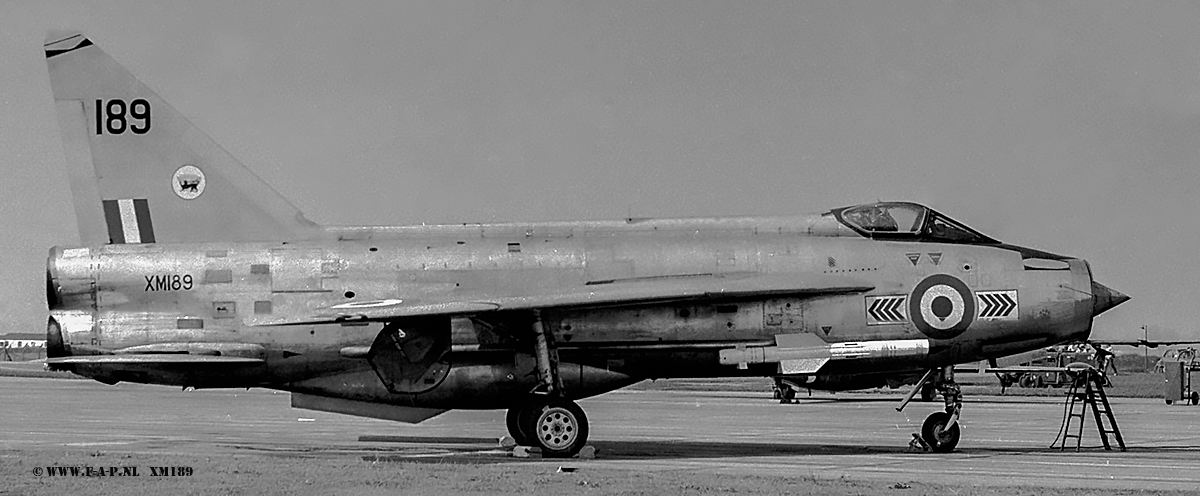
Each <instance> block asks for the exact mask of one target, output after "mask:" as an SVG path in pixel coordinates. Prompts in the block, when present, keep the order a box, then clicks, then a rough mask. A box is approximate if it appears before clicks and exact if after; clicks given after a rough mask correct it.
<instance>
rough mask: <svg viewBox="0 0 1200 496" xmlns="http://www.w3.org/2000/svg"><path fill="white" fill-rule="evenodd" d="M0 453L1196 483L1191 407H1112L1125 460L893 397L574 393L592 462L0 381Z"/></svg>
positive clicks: (990, 414) (264, 406) (356, 424)
mask: <svg viewBox="0 0 1200 496" xmlns="http://www.w3.org/2000/svg"><path fill="white" fill-rule="evenodd" d="M0 398H2V406H0V448H2V449H5V450H16V451H26V450H38V451H40V450H58V451H62V450H64V449H65V450H81V451H89V452H90V451H96V450H102V451H105V452H110V453H113V452H136V453H181V454H192V455H206V454H238V455H251V456H253V455H266V456H303V457H309V458H313V459H314V460H320V459H324V458H333V459H339V458H342V459H346V458H365V459H368V460H384V461H386V460H402V461H409V460H411V461H422V460H428V461H441V462H461V463H533V464H539V463H540V464H554V465H562V464H564V463H571V464H579V465H585V464H586V465H589V466H597V467H607V468H619V469H622V470H641V471H676V472H677V471H697V472H701V471H703V472H706V473H728V474H756V475H764V476H783V475H792V476H797V475H798V476H812V477H817V478H830V479H836V478H841V477H845V478H848V479H858V480H874V481H885V482H905V481H924V482H941V483H949V484H955V485H984V486H1007V485H1028V486H1034V487H1044V488H1054V487H1078V488H1097V489H1183V490H1200V407H1192V406H1183V405H1178V404H1176V405H1171V406H1168V405H1166V404H1164V402H1163V401H1162V400H1153V399H1128V398H1113V399H1112V400H1113V410H1114V412H1115V414H1116V416H1117V421H1118V424H1119V426H1120V428H1121V432H1122V434H1123V435H1124V439H1125V443H1126V445H1127V446H1128V448H1129V450H1128V451H1127V452H1119V451H1111V452H1109V451H1104V450H1103V449H1102V448H1099V446H1100V438H1099V434H1098V433H1097V432H1096V428H1095V425H1094V423H1093V421H1092V418H1091V417H1090V415H1089V417H1088V419H1087V423H1086V425H1085V430H1084V431H1083V444H1084V449H1083V451H1082V452H1079V453H1076V452H1075V451H1074V450H1073V445H1072V449H1071V450H1069V451H1065V452H1063V451H1060V450H1058V449H1057V448H1054V449H1052V448H1050V447H1049V445H1050V443H1051V442H1052V441H1053V440H1054V439H1055V436H1056V434H1057V432H1058V430H1059V427H1060V425H1061V422H1062V417H1063V402H1062V398H1019V397H968V398H967V402H966V404H965V405H964V407H963V420H962V423H963V435H962V441H961V442H960V443H959V446H958V450H957V451H956V452H954V453H949V454H933V453H919V452H913V451H910V449H909V446H908V445H909V441H910V440H911V439H912V433H914V432H917V431H919V429H920V425H921V422H922V421H923V420H924V419H925V417H926V416H927V415H928V414H929V413H931V412H933V411H935V410H936V409H938V408H939V407H940V403H932V404H931V403H920V402H914V403H912V404H910V405H909V406H908V408H906V409H905V411H904V412H903V413H898V412H896V411H895V407H896V406H897V404H898V402H899V399H900V395H899V393H897V394H887V395H885V394H861V393H860V394H838V395H816V396H814V397H813V398H806V399H802V402H801V403H800V404H792V405H781V404H779V403H778V402H777V401H774V400H772V399H771V398H770V395H769V394H766V393H761V394H760V393H728V392H675V391H639V390H626V391H615V392H612V393H608V394H605V395H602V396H599V397H596V398H591V399H587V400H583V401H581V402H580V405H581V406H582V407H583V409H584V410H585V411H586V413H587V415H588V418H589V419H590V420H591V436H590V442H589V444H591V445H593V446H595V447H596V448H597V450H598V454H597V457H596V459H594V460H572V461H567V462H564V461H561V460H521V459H515V458H511V457H509V456H507V453H508V450H503V449H501V448H500V447H499V446H498V445H497V443H496V440H497V439H498V438H499V437H500V436H503V435H504V434H505V427H504V412H503V411H452V412H448V413H446V414H444V415H441V416H439V417H435V418H433V419H431V420H428V421H426V422H425V423H422V424H419V425H408V424H400V423H395V422H389V421H383V420H373V419H362V418H356V417H349V416H344V415H337V414H329V413H322V412H313V411H307V410H296V409H292V408H291V407H290V406H289V401H290V399H289V395H288V394H287V393H279V392H273V391H269V390H262V389H251V390H200V391H188V392H183V391H180V390H179V389H177V388H171V387H164V386H145V385H137V384H119V385H117V386H106V385H103V384H99V383H95V382H92V381H83V380H55V379H22V378H7V377H0Z"/></svg>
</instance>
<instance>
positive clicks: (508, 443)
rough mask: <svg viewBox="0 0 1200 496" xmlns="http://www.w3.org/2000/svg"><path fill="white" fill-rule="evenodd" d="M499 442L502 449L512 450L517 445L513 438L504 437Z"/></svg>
mask: <svg viewBox="0 0 1200 496" xmlns="http://www.w3.org/2000/svg"><path fill="white" fill-rule="evenodd" d="M498 442H499V443H500V447H501V448H512V447H513V446H516V445H517V440H516V439H513V438H512V436H502V437H501V438H500V440H499V441H498Z"/></svg>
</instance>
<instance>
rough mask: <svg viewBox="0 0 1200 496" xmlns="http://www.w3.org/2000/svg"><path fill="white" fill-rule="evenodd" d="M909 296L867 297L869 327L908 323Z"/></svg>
mask: <svg viewBox="0 0 1200 496" xmlns="http://www.w3.org/2000/svg"><path fill="white" fill-rule="evenodd" d="M907 299H908V296H907V295H887V296H868V297H866V306H867V325H887V324H904V323H906V322H908V315H907V313H906V310H905V309H906V308H908V307H907V305H905V304H904V302H905V301H907Z"/></svg>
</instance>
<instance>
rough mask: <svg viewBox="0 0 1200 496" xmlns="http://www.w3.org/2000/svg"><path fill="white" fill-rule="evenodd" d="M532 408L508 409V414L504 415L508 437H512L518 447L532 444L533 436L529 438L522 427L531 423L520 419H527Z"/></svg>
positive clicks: (527, 406)
mask: <svg viewBox="0 0 1200 496" xmlns="http://www.w3.org/2000/svg"><path fill="white" fill-rule="evenodd" d="M532 410H533V408H532V407H531V406H529V405H526V406H521V407H515V408H509V409H508V413H507V414H505V415H504V423H505V424H506V425H507V426H508V435H509V436H512V438H513V440H514V441H516V442H517V445H518V446H531V445H532V444H533V436H530V435H529V434H528V433H527V432H526V430H525V429H523V428H522V427H521V426H522V425H527V424H532V422H531V421H525V420H524V419H522V418H521V417H522V416H524V417H526V418H528V417H529V415H530V413H531V411H532Z"/></svg>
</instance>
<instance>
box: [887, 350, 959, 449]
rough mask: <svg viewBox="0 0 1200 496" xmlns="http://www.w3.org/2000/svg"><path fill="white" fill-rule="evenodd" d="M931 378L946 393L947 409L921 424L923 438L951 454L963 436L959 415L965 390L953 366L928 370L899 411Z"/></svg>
mask: <svg viewBox="0 0 1200 496" xmlns="http://www.w3.org/2000/svg"><path fill="white" fill-rule="evenodd" d="M935 375H936V376H937V377H936V378H935V377H934V376H935ZM930 380H932V381H933V384H934V387H935V388H936V389H937V391H938V392H940V393H942V398H943V399H944V400H945V402H946V410H945V411H944V412H934V413H932V414H930V415H929V417H926V418H925V422H924V423H923V424H921V436H920V439H919V440H920V441H922V444H923V445H924V446H927V447H928V448H929V449H930V450H933V451H934V452H936V453H949V452H951V451H954V448H955V447H956V446H958V439H959V436H960V435H961V431H960V429H959V426H958V416H959V414H960V413H961V412H962V390H961V389H960V388H959V387H958V383H956V382H954V366H953V365H949V366H946V367H943V368H942V369H941V370H938V369H931V370H930V371H929V372H926V373H925V376H924V377H922V378H921V380H920V381H919V382H917V385H916V386H915V387H914V388H913V390H912V392H910V393H909V394H908V396H907V397H906V398H904V401H903V402H902V403H901V404H900V407H899V408H897V409H896V410H903V409H904V407H905V405H907V404H908V402H909V401H912V398H913V397H914V396H916V394H917V392H918V391H923V390H924V388H925V386H926V383H927V382H929V381H930ZM914 442H916V441H914Z"/></svg>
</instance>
